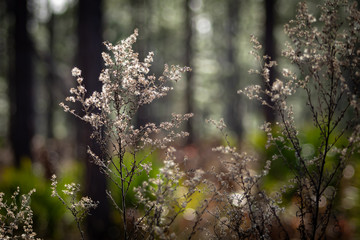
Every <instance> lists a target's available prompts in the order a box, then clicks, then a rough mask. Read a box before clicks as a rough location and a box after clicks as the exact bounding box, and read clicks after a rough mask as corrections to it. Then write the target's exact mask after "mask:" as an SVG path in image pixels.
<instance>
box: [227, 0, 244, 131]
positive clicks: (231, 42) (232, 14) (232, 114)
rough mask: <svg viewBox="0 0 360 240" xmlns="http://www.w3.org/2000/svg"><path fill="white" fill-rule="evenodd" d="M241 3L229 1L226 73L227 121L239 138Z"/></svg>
mask: <svg viewBox="0 0 360 240" xmlns="http://www.w3.org/2000/svg"><path fill="white" fill-rule="evenodd" d="M239 10H240V1H238V0H228V1H227V23H226V43H227V44H226V58H225V59H226V63H225V64H226V65H225V68H226V71H225V73H226V74H227V75H226V78H225V82H224V84H225V93H226V98H225V121H226V123H227V124H228V126H229V128H230V130H232V131H233V132H234V133H235V134H236V135H237V136H238V138H241V135H242V132H243V128H242V119H241V104H240V98H239V95H238V94H237V93H236V90H237V89H238V88H239V80H240V74H239V68H240V67H239V64H238V61H237V53H238V49H237V47H236V46H237V43H236V36H237V33H238V25H239Z"/></svg>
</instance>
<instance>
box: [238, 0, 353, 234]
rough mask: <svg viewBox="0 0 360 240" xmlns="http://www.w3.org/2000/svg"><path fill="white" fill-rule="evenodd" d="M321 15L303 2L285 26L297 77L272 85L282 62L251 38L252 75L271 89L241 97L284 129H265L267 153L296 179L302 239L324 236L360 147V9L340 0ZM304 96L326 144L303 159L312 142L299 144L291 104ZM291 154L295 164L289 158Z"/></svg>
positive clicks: (254, 89) (324, 7)
mask: <svg viewBox="0 0 360 240" xmlns="http://www.w3.org/2000/svg"><path fill="white" fill-rule="evenodd" d="M319 8H320V10H321V15H320V17H319V18H316V17H315V16H313V15H312V14H310V13H309V12H308V8H307V5H306V3H299V8H298V14H297V15H296V19H295V20H292V21H290V22H289V24H286V25H285V33H286V34H287V35H288V36H289V38H290V40H291V41H292V43H287V44H286V49H285V50H284V51H283V56H285V57H286V58H288V59H289V61H290V62H291V63H292V64H293V65H294V66H295V67H296V68H297V69H298V70H299V73H298V74H295V73H294V72H292V71H290V70H289V69H283V70H282V76H283V79H282V80H280V79H276V81H275V82H274V83H270V79H269V72H270V69H271V68H272V67H274V66H276V62H274V61H271V59H270V58H269V57H268V56H265V57H264V58H262V57H260V55H259V54H258V53H257V51H258V50H259V49H260V48H261V45H260V44H259V42H258V41H257V40H256V38H254V37H253V38H252V42H253V43H254V51H252V54H253V55H254V56H255V58H256V59H257V60H258V61H259V62H260V64H261V66H262V68H261V70H252V71H251V72H255V73H258V74H260V75H261V76H262V78H263V80H264V83H265V85H266V86H267V88H266V90H263V88H262V87H261V86H259V85H253V86H250V87H248V88H246V89H245V90H244V91H239V92H240V93H245V94H246V95H247V96H248V97H249V98H250V99H257V100H259V101H260V102H261V103H262V104H263V105H266V106H268V107H271V108H272V109H273V110H274V111H276V112H277V113H278V116H279V119H278V121H279V122H276V123H268V122H266V123H265V124H264V125H263V127H262V129H263V130H264V131H265V132H266V134H267V138H268V139H267V145H266V146H267V147H269V146H275V148H277V150H278V153H277V154H276V155H274V156H273V159H277V158H281V159H283V161H284V163H285V164H286V166H288V167H289V169H290V170H291V172H292V173H293V179H292V180H291V182H292V183H293V184H294V188H295V190H296V196H297V199H298V201H297V205H298V211H297V215H296V216H297V217H298V218H299V222H300V223H299V225H298V226H297V229H298V231H299V234H300V238H301V239H322V238H323V237H324V235H325V232H326V230H327V227H328V224H329V221H330V218H331V216H332V215H333V205H334V199H335V196H336V192H337V189H338V187H339V184H340V180H341V177H342V172H343V169H344V168H345V166H346V164H347V163H348V161H349V159H350V157H351V156H352V155H353V154H354V152H356V151H358V150H359V142H360V138H359V137H360V125H359V118H358V116H359V114H360V111H359V110H360V108H359V107H360V105H359V100H358V99H359V90H360V89H359V76H360V65H359V64H360V62H359V60H360V49H359V26H360V12H359V11H358V10H357V4H356V2H354V3H352V4H349V3H348V2H347V1H338V0H330V1H325V4H323V5H321V6H320V7H319ZM344 13H346V14H344ZM318 21H319V22H318ZM271 84H272V85H271ZM298 91H304V92H305V94H306V105H307V106H309V111H310V115H311V117H312V120H313V124H314V126H315V128H317V129H318V130H319V133H320V134H319V136H318V137H319V141H320V144H319V146H318V147H317V149H316V150H315V153H314V154H313V155H312V156H306V155H305V154H303V151H302V149H303V146H304V145H305V144H306V143H302V142H301V141H300V139H299V130H298V129H297V127H296V124H295V116H294V111H293V106H291V105H289V104H288V102H287V100H288V98H289V97H290V96H291V95H293V94H295V93H296V92H298ZM265 95H266V96H268V97H269V98H268V99H270V101H271V102H268V101H266V98H265V97H264V96H265ZM273 125H276V128H274V129H273ZM340 143H341V144H340ZM289 153H290V154H292V155H294V156H295V158H296V162H291V161H290V160H289V159H288V158H286V157H285V156H286V155H287V154H289Z"/></svg>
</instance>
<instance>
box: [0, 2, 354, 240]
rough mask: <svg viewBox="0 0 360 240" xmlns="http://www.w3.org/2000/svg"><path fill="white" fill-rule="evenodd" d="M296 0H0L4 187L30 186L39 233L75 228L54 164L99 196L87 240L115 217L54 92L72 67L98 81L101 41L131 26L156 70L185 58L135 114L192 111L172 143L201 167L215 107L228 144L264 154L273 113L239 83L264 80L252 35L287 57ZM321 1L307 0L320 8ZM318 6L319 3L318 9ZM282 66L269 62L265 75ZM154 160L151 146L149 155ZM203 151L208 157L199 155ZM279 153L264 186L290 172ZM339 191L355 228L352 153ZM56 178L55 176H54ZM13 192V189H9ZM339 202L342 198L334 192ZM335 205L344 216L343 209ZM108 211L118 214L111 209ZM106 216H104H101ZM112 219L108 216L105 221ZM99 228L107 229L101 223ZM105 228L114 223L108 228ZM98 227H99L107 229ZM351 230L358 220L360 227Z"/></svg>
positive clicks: (151, 116)
mask: <svg viewBox="0 0 360 240" xmlns="http://www.w3.org/2000/svg"><path fill="white" fill-rule="evenodd" d="M297 3H298V1H296V0H293V1H288V0H241V1H240V0H171V1H169V0H147V1H146V0H1V1H0V191H2V192H5V193H7V194H10V193H11V192H12V191H14V190H15V189H16V186H18V185H19V186H20V187H21V190H22V191H23V192H27V191H29V190H30V189H31V188H33V187H35V188H36V189H37V193H36V194H34V195H33V203H32V206H33V208H34V211H35V226H36V228H35V230H36V231H37V232H38V235H39V236H40V237H42V238H44V239H64V238H68V239H78V238H79V235H78V233H77V231H76V227H75V225H74V223H73V221H72V218H71V216H69V215H68V213H66V211H65V209H64V207H63V206H61V205H60V204H59V203H58V202H57V200H56V199H51V198H49V196H50V188H49V181H48V179H49V178H50V176H51V175H52V174H54V173H56V174H58V175H59V176H60V177H59V178H60V179H61V181H63V182H69V181H77V182H80V183H82V184H83V186H84V192H86V195H90V196H92V197H93V198H94V199H95V200H99V201H101V202H102V203H101V204H102V205H101V209H102V210H101V211H98V210H96V211H94V213H93V214H92V216H93V217H91V218H89V221H88V223H87V226H88V227H87V229H88V234H89V236H91V238H92V239H110V233H109V232H111V234H112V235H113V237H114V238H116V233H117V230H116V226H117V223H116V219H117V217H118V216H114V214H113V213H112V211H111V210H110V206H109V205H108V204H107V203H106V202H107V200H106V197H105V196H104V188H105V187H106V184H107V183H106V181H105V179H104V177H103V176H101V175H99V174H98V172H97V169H96V168H94V167H93V166H92V165H91V164H89V163H88V161H87V155H86V146H87V145H91V144H92V143H91V142H89V140H88V139H89V138H88V136H89V131H90V130H89V129H87V128H86V126H84V123H82V122H79V121H77V120H76V119H74V117H73V116H72V115H70V114H66V113H64V112H63V110H62V108H61V107H59V103H60V102H61V101H64V99H65V97H66V96H68V95H69V94H68V93H69V89H70V88H71V87H73V86H74V85H75V80H74V79H73V77H72V76H71V69H72V68H73V67H74V66H76V67H78V68H80V69H81V70H82V73H83V76H84V81H85V85H86V86H87V89H88V90H89V91H90V92H91V91H94V90H98V89H101V86H100V84H99V82H98V80H97V79H98V76H99V73H100V71H101V69H102V68H103V63H102V59H101V52H102V51H104V50H105V49H104V46H103V44H102V43H103V41H105V40H106V41H109V42H112V43H116V42H117V41H120V40H121V39H124V38H126V37H128V36H129V35H130V34H131V33H133V31H134V29H135V28H138V29H139V37H138V41H137V43H136V44H135V50H136V51H137V52H139V55H140V59H143V58H144V57H145V56H146V55H147V53H148V52H149V51H153V52H154V53H155V57H154V64H153V67H152V72H153V73H155V75H160V74H161V73H162V70H163V65H164V64H165V63H168V64H179V65H183V66H190V67H191V68H192V69H193V71H192V72H190V73H187V74H186V75H184V78H183V79H182V81H180V82H179V83H177V85H176V86H175V90H174V92H172V93H171V94H170V95H169V96H167V97H165V98H164V99H161V100H158V101H156V102H155V103H154V104H152V105H150V106H146V107H144V108H142V109H141V110H140V112H139V114H138V115H137V118H136V120H135V122H134V124H135V125H136V126H140V125H143V124H144V123H146V122H160V121H162V120H167V119H168V116H169V115H170V114H171V113H172V112H175V113H186V112H193V113H194V114H195V116H194V118H193V119H192V120H191V121H189V123H188V124H186V125H185V126H184V129H186V130H187V131H188V132H189V133H190V137H189V138H188V139H186V140H184V142H182V143H178V144H179V145H180V146H181V148H182V149H183V151H184V152H185V153H186V154H188V155H189V156H190V157H191V158H192V159H194V161H195V163H194V164H193V165H194V166H196V167H204V166H205V167H206V164H208V162H206V161H205V160H206V159H207V158H209V157H211V154H210V153H209V152H210V151H211V147H212V146H214V145H216V144H218V143H220V142H221V141H222V139H221V138H220V137H219V133H218V132H217V131H216V130H215V129H214V128H212V127H211V126H209V125H207V124H205V123H204V120H205V119H208V118H212V119H219V118H221V117H223V118H224V119H225V122H226V124H227V125H228V131H229V135H230V139H231V141H232V143H234V145H239V146H241V148H243V149H244V148H245V149H249V151H252V152H254V153H256V155H258V156H259V157H260V159H264V160H266V159H267V158H269V157H271V156H270V153H267V152H265V149H264V145H265V136H263V134H262V133H261V131H260V130H259V128H258V127H259V126H260V124H262V123H263V122H264V121H265V120H267V121H275V120H276V119H275V116H274V113H273V112H271V111H269V109H267V108H264V107H262V106H261V105H259V104H257V103H256V102H250V101H248V100H246V98H245V97H243V96H241V95H238V94H237V93H236V92H237V90H238V89H241V88H243V87H245V86H247V85H249V84H253V83H257V84H259V83H260V82H261V81H260V79H258V77H257V76H255V75H249V74H248V70H249V69H250V68H256V67H258V65H257V63H256V62H255V61H254V60H253V58H252V57H251V55H250V54H249V51H250V50H251V44H250V41H249V39H250V35H251V34H253V35H255V36H257V37H258V38H259V40H260V41H261V43H262V44H263V54H267V55H269V56H271V57H272V58H273V59H275V60H277V61H278V62H279V65H282V66H283V67H288V68H291V66H287V65H286V62H285V61H284V60H283V59H282V58H281V49H282V48H283V47H284V46H283V43H284V42H285V41H287V38H286V36H285V35H284V33H283V25H284V24H285V23H287V22H288V21H289V20H290V19H291V18H293V17H294V16H295V14H296V6H297ZM316 4H317V1H309V6H310V9H311V10H314V11H316V8H315V6H316ZM315 15H316V12H315ZM277 74H278V73H277V72H275V71H273V72H271V79H272V80H273V79H274V78H275V76H276V75H277ZM299 99H301V95H300V96H299V97H298V98H294V99H291V101H292V103H293V104H294V107H295V114H296V116H298V119H297V120H298V122H299V127H300V128H302V129H304V131H303V134H302V137H303V139H304V141H305V140H306V141H307V142H308V143H309V144H308V151H309V154H311V152H314V150H313V149H314V146H316V141H317V139H314V137H313V135H312V134H313V132H312V128H311V126H312V125H310V124H308V122H307V119H310V118H309V115H308V113H307V112H306V111H304V109H302V107H303V106H305V104H304V103H303V102H300V101H299ZM153 158H154V161H156V156H154V157H153ZM204 159H205V160H204ZM279 169H282V166H281V163H279V164H278V166H277V167H276V168H275V170H274V172H273V173H272V174H270V176H269V179H268V185H269V186H273V185H277V184H278V185H280V183H281V181H286V177H281V176H286V174H282V172H281V170H279ZM346 169H347V175H344V176H345V177H346V178H345V180H344V191H343V192H344V194H343V195H341V200H339V206H340V207H339V208H340V209H341V214H344V216H345V217H343V218H341V220H342V219H344V223H343V224H344V226H345V227H347V228H348V232H349V234H350V233H353V232H356V231H355V230H354V229H356V228H357V227H360V218H359V217H358V213H360V212H359V208H360V204H359V200H360V199H359V194H358V192H359V189H358V188H357V187H358V186H359V181H360V179H359V178H360V177H356V175H355V173H356V171H358V170H359V166H358V165H355V164H349V165H348V167H347V168H346ZM60 185H61V182H60ZM8 196H9V195H8ZM342 201H343V202H342ZM341 216H342V215H341ZM114 219H115V220H114ZM104 226H107V227H104ZM112 226H113V227H112ZM104 229H106V230H104ZM109 229H110V230H109ZM104 231H105V232H104ZM358 231H359V230H358Z"/></svg>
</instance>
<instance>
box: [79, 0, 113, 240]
mask: <svg viewBox="0 0 360 240" xmlns="http://www.w3.org/2000/svg"><path fill="white" fill-rule="evenodd" d="M78 4H79V5H78V16H79V18H78V53H77V54H78V55H77V57H78V59H77V63H78V67H79V68H80V69H81V70H82V75H83V77H84V84H85V86H86V88H87V90H88V94H92V92H93V91H101V83H100V82H99V80H98V77H99V74H100V72H101V69H102V66H103V64H102V58H101V52H102V49H103V47H102V46H103V44H102V41H103V40H102V1H101V0H92V1H87V0H79V3H78ZM77 125H78V127H77V131H78V132H77V142H78V145H79V146H78V154H79V157H80V159H81V160H85V161H86V185H87V186H86V188H87V195H88V196H89V197H91V198H92V199H93V200H95V201H99V202H100V204H99V206H98V207H97V208H96V209H95V210H94V211H92V212H91V215H90V216H88V219H87V234H88V239H94V240H95V239H96V240H98V239H109V238H110V237H109V236H110V235H109V234H110V233H108V232H107V230H108V225H109V205H108V199H107V197H106V194H105V189H106V186H107V184H106V179H105V176H104V175H103V174H101V173H100V171H99V169H98V167H97V166H96V165H95V164H93V163H91V159H90V156H89V155H88V154H87V153H86V151H87V146H89V147H90V148H91V149H92V151H93V152H94V153H96V154H98V155H101V152H100V147H99V146H98V145H97V144H96V142H95V141H94V140H91V139H90V134H91V127H90V126H89V125H86V123H84V122H80V121H79V122H78V123H77Z"/></svg>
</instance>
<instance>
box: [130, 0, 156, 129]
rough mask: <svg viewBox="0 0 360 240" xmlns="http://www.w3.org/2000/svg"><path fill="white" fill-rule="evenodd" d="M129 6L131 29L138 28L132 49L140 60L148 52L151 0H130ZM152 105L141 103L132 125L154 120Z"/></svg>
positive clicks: (138, 125)
mask: <svg viewBox="0 0 360 240" xmlns="http://www.w3.org/2000/svg"><path fill="white" fill-rule="evenodd" d="M130 6H131V17H132V24H133V26H132V27H133V29H135V28H137V29H138V30H139V37H138V39H137V42H136V43H135V45H134V49H135V51H136V52H138V53H139V59H140V61H142V60H143V59H144V58H145V57H146V55H147V54H148V51H149V50H148V49H149V42H150V38H151V36H150V34H149V32H150V30H149V28H151V25H150V24H149V23H150V21H151V15H152V12H151V1H143V0H130ZM152 108H153V106H152V105H148V104H146V105H143V106H141V107H140V108H139V109H138V111H137V113H136V116H135V123H134V125H135V126H136V127H137V128H139V127H140V126H144V125H145V124H146V123H148V122H152V121H154V119H155V118H154V116H153V114H152V112H153V111H152Z"/></svg>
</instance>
